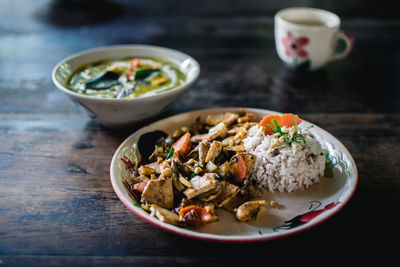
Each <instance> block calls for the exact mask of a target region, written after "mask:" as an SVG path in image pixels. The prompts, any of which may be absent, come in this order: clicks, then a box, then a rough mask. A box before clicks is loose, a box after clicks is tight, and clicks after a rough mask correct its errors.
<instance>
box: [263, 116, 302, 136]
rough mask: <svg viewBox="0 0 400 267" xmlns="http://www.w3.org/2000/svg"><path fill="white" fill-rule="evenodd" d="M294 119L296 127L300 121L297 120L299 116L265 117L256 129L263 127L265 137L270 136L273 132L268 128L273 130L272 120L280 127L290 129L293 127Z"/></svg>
mask: <svg viewBox="0 0 400 267" xmlns="http://www.w3.org/2000/svg"><path fill="white" fill-rule="evenodd" d="M295 118H296V123H297V125H299V124H300V123H301V121H302V120H301V119H300V118H299V116H297V115H293V114H292V113H285V114H283V115H282V116H279V115H267V116H265V117H264V118H263V119H262V120H261V121H260V123H259V124H258V127H264V129H265V131H264V132H265V134H266V135H270V134H273V133H274V131H273V130H272V129H271V128H270V126H272V127H273V128H275V127H274V125H273V123H272V120H276V122H277V123H278V125H279V126H281V127H283V126H286V127H292V126H294V125H295V122H294V120H295ZM268 125H269V126H268Z"/></svg>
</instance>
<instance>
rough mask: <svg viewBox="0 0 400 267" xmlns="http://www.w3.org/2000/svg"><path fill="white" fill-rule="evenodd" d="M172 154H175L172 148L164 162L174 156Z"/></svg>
mask: <svg viewBox="0 0 400 267" xmlns="http://www.w3.org/2000/svg"><path fill="white" fill-rule="evenodd" d="M174 152H175V149H174V148H173V147H171V150H170V151H169V153H168V156H167V158H166V160H167V159H170V158H171V157H172V155H173V154H174Z"/></svg>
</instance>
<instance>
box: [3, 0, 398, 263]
mask: <svg viewBox="0 0 400 267" xmlns="http://www.w3.org/2000/svg"><path fill="white" fill-rule="evenodd" d="M271 2H272V1H260V0H259V1H257V0H251V1H239V0H238V1H229V0H219V1H211V0H202V1H179V0H175V1H163V0H157V1H114V2H112V1H46V0H41V1H27V0H2V1H1V3H0V90H1V97H0V266H1V265H2V264H5V265H25V264H31V265H36V266H42V265H78V264H84V265H114V264H118V265H125V264H132V265H134V266H143V265H144V266H155V265H161V266H162V265H186V264H190V265H193V264H194V265H203V264H205V266H208V265H211V266H214V265H215V266H216V265H219V266H220V265H221V263H226V262H228V261H233V262H239V261H241V260H243V261H244V260H246V261H250V262H251V261H255V260H257V261H259V260H260V259H265V258H267V259H269V260H272V259H274V258H278V257H281V256H284V258H283V259H284V260H283V261H284V262H288V261H295V262H297V263H299V264H301V263H302V262H306V263H310V262H316V263H318V262H317V260H316V259H317V258H316V257H317V255H318V254H322V255H324V256H325V257H326V259H328V261H329V262H331V261H332V260H335V259H336V260H338V261H339V262H342V261H344V259H345V257H344V256H345V255H349V256H354V258H360V257H362V258H364V259H370V258H373V257H375V256H376V257H377V258H379V259H380V260H382V261H384V260H387V259H390V258H391V256H394V255H395V254H391V253H389V250H390V248H396V247H397V243H395V245H390V244H392V243H390V241H391V240H394V241H397V239H398V238H399V237H400V235H399V230H398V229H399V226H398V220H397V219H396V217H398V211H399V203H400V175H399V173H400V142H399V141H400V126H399V125H400V78H399V77H400V18H399V16H398V11H397V9H396V8H394V7H393V6H389V5H386V6H381V5H380V4H379V1H367V2H365V1H351V3H347V2H346V3H341V4H338V3H333V2H328V1H315V5H314V6H315V7H320V8H325V9H328V10H331V11H333V12H336V13H337V14H339V15H340V16H341V17H342V27H343V29H345V30H346V31H347V32H349V33H350V34H352V35H353V36H354V38H355V49H354V52H353V53H352V55H351V56H350V57H349V58H347V59H346V60H343V61H339V62H336V63H332V64H331V65H329V66H327V67H326V68H324V69H321V70H318V71H315V72H312V73H295V72H292V71H290V70H288V69H287V68H286V67H285V66H284V65H283V64H282V62H281V61H280V60H279V58H278V57H277V55H276V53H275V45H274V38H273V15H274V14H275V13H276V11H278V10H279V9H281V8H284V7H287V6H289V5H310V3H309V2H308V1H279V3H278V1H275V2H274V3H271ZM286 2H287V3H286ZM93 5H95V6H96V8H93ZM377 7H379V8H377ZM131 43H133V44H135V43H145V44H154V45H160V46H166V47H171V48H174V49H178V50H181V51H183V52H186V53H188V54H190V55H192V56H193V57H194V58H196V59H197V60H198V61H199V62H200V65H201V75H200V77H199V79H198V81H197V82H196V83H195V85H194V86H192V87H191V88H190V90H188V91H187V92H186V93H185V94H184V96H183V97H181V98H180V100H179V101H178V102H177V103H176V105H175V106H174V107H173V108H172V110H171V111H170V112H169V113H168V114H163V117H166V116H169V115H171V114H177V113H181V112H185V111H189V110H194V109H199V108H208V107H222V106H247V107H256V108H266V109H272V110H277V111H281V112H294V113H297V114H299V115H300V116H301V117H303V118H304V119H306V120H309V121H311V122H313V123H315V124H317V125H319V126H321V127H322V128H324V129H326V130H327V131H329V132H330V133H332V134H333V135H335V136H336V137H337V138H338V139H339V140H340V141H342V142H343V144H344V145H345V146H346V147H347V148H348V149H349V151H350V152H351V153H352V155H353V157H354V159H355V161H356V163H357V167H358V171H359V183H358V187H357V190H356V192H355V195H354V196H353V198H352V199H351V201H350V202H349V204H348V205H347V206H346V207H345V208H344V209H343V210H342V211H340V212H339V213H338V214H337V215H335V216H334V217H333V218H332V219H330V220H328V221H326V222H324V223H323V224H321V225H319V226H318V227H316V228H313V229H311V230H309V231H306V232H303V233H300V234H297V235H294V236H290V237H286V238H283V239H279V240H274V241H270V242H263V243H255V244H221V243H210V242H204V241H198V240H192V239H187V238H184V237H180V236H176V235H173V234H171V233H167V232H165V231H163V230H160V229H158V228H156V227H154V226H152V225H150V224H149V223H147V222H144V221H142V220H141V219H140V218H138V217H137V216H136V215H134V214H133V213H131V212H130V211H129V210H128V209H127V208H126V207H125V206H124V205H123V204H122V203H121V202H120V201H119V199H118V198H117V196H116V195H115V193H114V191H113V189H112V187H111V183H110V179H109V166H110V160H111V157H112V155H113V153H114V151H115V150H116V148H117V147H118V145H119V144H120V143H121V142H122V141H123V140H124V139H125V138H126V137H127V136H129V135H130V134H131V133H132V132H133V130H134V129H125V130H111V129H107V128H104V127H103V126H101V125H100V124H99V123H98V122H97V121H96V120H91V119H89V118H88V117H87V116H86V115H85V114H84V112H83V111H82V110H81V109H80V108H79V107H78V106H77V105H76V104H74V103H73V102H72V101H71V100H70V99H69V98H68V97H67V96H66V95H65V94H63V93H62V92H60V91H59V90H56V89H55V87H54V86H53V84H52V81H51V77H50V74H51V71H52V68H53V67H54V66H55V64H56V63H57V62H58V61H60V60H61V59H62V58H64V57H66V56H68V55H70V54H72V53H74V52H78V51H81V50H84V49H88V48H93V47H98V46H104V45H112V44H131ZM149 122H150V121H149ZM136 128H137V127H136ZM288 252H290V256H287V255H288ZM297 257H300V258H297ZM381 266H382V265H381Z"/></svg>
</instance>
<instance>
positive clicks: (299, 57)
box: [275, 7, 353, 70]
mask: <svg viewBox="0 0 400 267" xmlns="http://www.w3.org/2000/svg"><path fill="white" fill-rule="evenodd" d="M275 45H276V49H277V52H278V55H279V57H280V58H281V59H282V60H283V62H285V63H286V64H288V65H289V66H290V67H293V68H295V69H305V70H314V69H318V68H320V67H323V66H325V65H326V64H327V63H329V62H332V61H335V60H339V59H342V58H345V57H346V56H348V55H349V54H350V52H351V51H352V49H353V38H352V37H351V36H350V35H348V34H347V33H344V32H341V31H340V18H339V17H338V16H337V15H336V14H334V13H332V12H329V11H326V10H322V9H316V8H306V7H292V8H286V9H283V10H281V11H279V12H278V13H277V14H276V15H275Z"/></svg>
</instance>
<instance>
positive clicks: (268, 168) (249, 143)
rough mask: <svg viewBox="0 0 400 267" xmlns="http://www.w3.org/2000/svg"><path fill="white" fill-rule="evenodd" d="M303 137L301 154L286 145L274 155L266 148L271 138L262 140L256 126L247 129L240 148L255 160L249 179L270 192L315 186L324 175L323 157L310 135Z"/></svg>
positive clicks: (315, 141)
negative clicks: (244, 149)
mask: <svg viewBox="0 0 400 267" xmlns="http://www.w3.org/2000/svg"><path fill="white" fill-rule="evenodd" d="M303 136H304V138H305V140H306V143H305V146H304V147H303V149H302V150H300V151H295V149H294V148H293V146H289V145H286V146H285V147H283V148H279V149H278V151H277V148H269V147H270V144H271V139H273V138H274V137H273V136H272V135H268V136H265V134H264V133H263V130H262V129H261V128H260V129H258V127H257V125H256V126H253V127H252V128H250V129H249V132H248V136H247V137H246V138H245V139H244V140H243V144H244V146H245V148H246V151H247V152H250V153H252V154H254V155H255V156H256V157H257V159H256V162H255V165H254V168H253V171H252V173H251V175H250V177H251V179H253V180H255V181H256V183H257V184H258V185H259V186H262V187H264V188H267V189H268V190H269V191H271V192H273V191H279V192H284V191H287V192H292V191H297V190H303V189H304V188H307V187H309V186H311V185H313V184H315V183H317V182H318V181H319V177H320V176H323V174H324V169H325V156H324V154H323V152H322V148H321V145H320V143H319V142H318V141H317V140H316V139H315V138H314V136H313V135H312V134H311V133H304V134H303ZM278 152H279V153H278Z"/></svg>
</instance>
